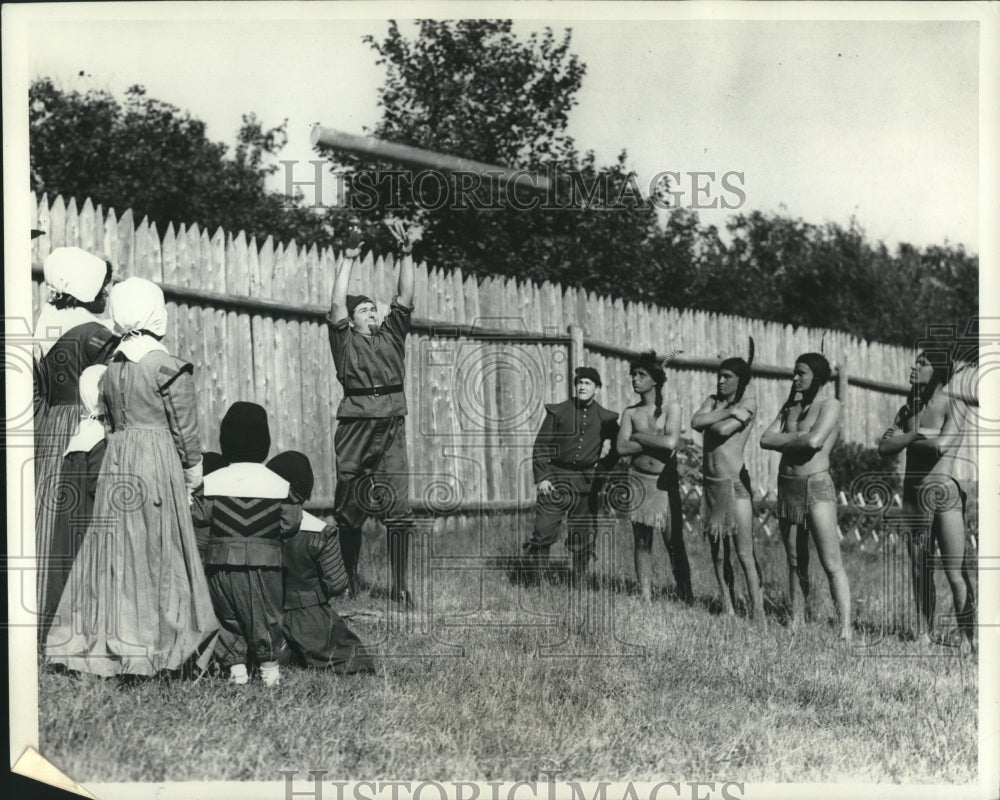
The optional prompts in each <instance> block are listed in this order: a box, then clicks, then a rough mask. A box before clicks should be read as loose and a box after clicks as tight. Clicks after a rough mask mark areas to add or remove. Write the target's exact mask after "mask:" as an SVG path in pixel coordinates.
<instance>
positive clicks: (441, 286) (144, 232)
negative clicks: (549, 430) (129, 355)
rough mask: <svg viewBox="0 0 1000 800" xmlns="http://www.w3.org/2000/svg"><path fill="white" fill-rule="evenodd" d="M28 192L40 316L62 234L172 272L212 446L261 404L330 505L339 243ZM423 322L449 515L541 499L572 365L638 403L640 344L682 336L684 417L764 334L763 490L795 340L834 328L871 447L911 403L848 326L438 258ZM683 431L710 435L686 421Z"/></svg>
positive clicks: (422, 389) (428, 448)
mask: <svg viewBox="0 0 1000 800" xmlns="http://www.w3.org/2000/svg"><path fill="white" fill-rule="evenodd" d="M31 204H32V207H33V209H34V211H33V215H32V226H33V227H38V228H41V229H42V230H44V231H45V232H46V235H45V236H42V237H39V238H38V239H36V240H35V241H34V242H33V251H32V261H33V264H32V266H33V273H32V274H33V279H34V280H33V301H34V309H33V310H34V314H35V318H37V315H38V311H39V308H40V303H41V302H42V300H43V298H44V294H43V291H42V289H43V287H42V284H41V280H42V278H41V266H42V263H43V262H44V260H45V257H46V255H47V254H48V253H49V252H50V250H51V249H52V248H55V247H60V246H64V245H77V246H79V247H82V248H84V249H85V250H88V251H90V252H93V253H95V254H98V255H102V256H104V257H106V258H108V259H109V260H110V261H111V262H112V263H113V264H114V266H115V272H116V277H121V278H123V277H128V276H131V275H136V276H139V277H143V278H147V279H149V280H152V281H155V282H157V283H159V284H161V285H162V286H163V287H164V291H165V294H166V297H167V300H168V304H167V305H168V312H169V329H168V333H167V337H166V344H167V346H168V349H170V351H171V352H173V353H175V354H176V355H178V356H180V357H181V358H184V359H186V360H189V361H191V362H192V363H193V364H194V366H195V380H196V383H197V387H198V397H199V400H200V403H199V407H198V415H199V423H200V429H201V434H202V440H203V446H204V447H205V449H214V450H217V449H218V426H219V421H220V419H221V418H222V415H223V414H224V412H225V410H226V408H227V407H228V406H229V404H230V403H232V402H233V401H235V400H251V401H254V402H258V403H260V404H261V405H263V406H264V407H265V408H267V409H268V412H269V416H270V421H271V435H272V442H273V446H272V454H273V453H277V452H278V451H280V450H284V449H296V450H301V451H303V452H305V453H306V454H307V455H309V457H310V459H311V460H312V462H313V465H314V471H315V473H316V490H315V492H314V499H315V501H316V502H315V503H314V506H315V507H316V508H317V510H320V511H324V510H328V509H329V504H330V502H331V498H332V497H333V493H334V485H335V479H336V473H335V468H334V453H333V432H334V428H335V425H336V419H335V415H336V409H337V405H338V403H339V402H340V398H341V388H340V385H339V384H338V383H337V380H336V377H335V374H334V368H333V360H332V358H331V356H330V349H329V344H328V338H327V329H326V325H325V323H324V316H325V313H326V310H327V308H328V304H329V297H330V292H331V290H332V286H333V279H334V269H335V264H336V263H337V261H338V256H337V254H335V253H333V252H332V251H331V250H329V249H327V250H323V251H320V250H318V249H317V248H316V247H312V248H310V249H308V250H306V249H300V248H298V247H297V246H296V245H295V244H294V243H289V244H287V245H281V244H277V243H275V242H273V241H272V240H271V239H270V238H268V239H267V240H266V241H264V242H258V241H255V240H254V239H250V240H249V241H248V240H247V239H246V237H245V236H244V234H243V233H242V232H240V233H239V234H236V235H233V234H231V233H227V232H224V231H222V230H221V229H220V230H216V231H212V232H210V231H207V230H201V229H200V228H199V227H198V226H197V225H192V226H190V227H185V226H183V225H181V226H180V227H179V228H175V227H174V226H173V225H169V226H168V227H167V229H166V230H163V231H161V230H157V227H156V225H154V224H151V223H149V222H148V221H147V220H145V219H144V220H142V221H141V222H139V223H138V224H137V223H136V222H135V220H134V219H133V217H132V213H131V211H125V212H124V213H123V214H122V215H121V216H120V217H119V216H116V214H115V212H114V211H113V210H110V209H109V210H107V211H105V210H103V209H102V208H101V207H100V206H98V207H96V208H95V207H94V206H93V204H92V203H91V202H90V200H86V201H85V202H84V203H83V205H82V207H81V206H78V205H77V203H76V201H75V200H74V199H71V200H70V201H69V202H68V203H66V202H64V201H63V199H62V198H61V197H57V198H55V199H54V200H52V201H49V200H48V198H47V197H45V196H44V195H43V196H42V197H41V198H37V197H36V196H35V195H34V194H32V196H31ZM396 273H397V270H396V266H395V265H394V263H393V260H392V258H391V257H389V258H386V259H382V258H379V259H373V258H372V257H371V256H370V255H368V256H366V257H365V258H364V259H363V260H362V262H361V264H360V265H359V266H358V267H356V268H355V271H354V275H353V276H352V285H351V288H350V291H351V292H360V291H362V290H364V291H365V293H366V294H370V295H372V296H374V297H375V298H376V300H377V303H378V305H379V310H380V311H381V312H382V313H385V312H386V311H387V308H388V305H387V304H388V301H389V300H390V299H391V298H392V296H393V293H394V291H395V285H396ZM414 320H415V324H414V326H413V331H412V333H411V335H410V337H409V339H408V341H407V364H408V373H407V382H406V392H407V398H408V403H409V419H408V435H409V441H408V447H409V455H410V464H411V468H412V470H413V477H412V480H411V497H412V498H413V499H414V501H415V502H416V504H417V505H418V506H423V507H425V508H429V509H430V510H431V511H432V512H435V513H438V514H443V515H446V514H449V513H475V511H476V510H477V509H480V508H488V509H489V508H493V509H502V508H513V507H525V506H527V505H530V504H531V502H532V501H533V499H534V489H533V486H532V481H531V469H530V454H531V445H532V442H533V440H534V436H535V433H536V432H537V430H538V427H539V425H540V424H541V420H542V416H543V403H548V402H556V401H559V400H563V399H565V398H566V397H567V396H568V391H569V375H570V374H571V369H572V367H573V366H574V365H575V364H577V363H579V362H580V361H583V362H585V363H587V364H589V365H591V366H594V367H596V368H597V369H598V370H599V371H600V373H601V375H602V376H603V379H604V389H603V393H602V395H601V396H600V401H601V402H602V403H603V404H604V405H606V406H608V407H610V408H612V409H615V410H619V411H620V410H621V409H623V408H624V407H625V406H626V405H629V404H631V403H632V402H634V400H635V396H634V395H633V393H632V391H631V384H630V382H629V376H628V357H629V355H630V353H631V352H634V351H640V350H645V349H650V348H653V349H656V350H657V352H660V353H665V352H667V351H669V350H670V349H671V348H673V347H682V348H683V349H684V353H683V356H682V357H681V358H680V359H679V360H678V362H677V363H676V364H675V366H674V367H673V368H671V369H670V370H669V371H668V384H667V391H668V394H669V395H671V396H673V397H675V398H676V399H677V400H679V402H680V404H681V409H682V415H683V418H684V420H685V425H686V421H687V420H689V419H690V417H691V414H692V413H693V412H694V410H695V409H696V408H697V407H698V406H699V405H700V404H701V403H702V401H703V400H704V399H705V397H706V396H707V395H708V394H710V393H711V392H712V391H713V390H714V386H715V372H714V370H715V367H716V366H717V363H718V359H719V358H720V357H725V356H730V355H745V352H746V346H747V336H748V334H752V335H753V336H754V339H755V340H756V343H757V357H756V363H755V371H756V372H757V375H756V378H755V381H754V389H753V391H755V392H756V395H757V400H758V404H759V408H760V412H759V415H758V416H759V418H758V420H757V423H756V425H757V427H756V432H757V435H756V436H754V437H752V439H751V445H749V446H748V447H747V463H748V466H749V468H750V472H751V475H752V478H753V481H754V486H755V487H757V488H758V489H759V490H760V489H764V488H773V487H774V486H775V484H776V470H777V456H776V455H775V454H773V453H765V452H763V451H761V450H760V449H759V448H758V447H757V446H756V439H757V438H758V437H759V433H760V431H762V430H763V427H764V426H766V425H767V424H769V423H770V422H771V420H772V419H773V418H774V414H775V413H776V412H777V409H778V408H779V406H780V405H781V403H782V402H783V401H784V399H785V398H786V397H787V394H788V388H789V376H790V375H791V367H792V364H793V361H794V359H795V357H796V356H797V355H798V354H799V353H802V352H805V351H810V350H813V351H816V350H819V348H820V341H821V339H822V337H823V334H824V333H825V334H826V340H825V351H826V353H827V354H828V356H829V357H830V359H831V361H833V362H835V363H836V364H837V365H839V367H840V375H839V380H838V391H839V393H840V394H841V395H842V396H843V400H844V402H845V410H844V425H843V429H842V434H841V435H842V437H843V438H844V439H845V440H846V441H849V442H858V443H862V444H865V445H869V446H870V445H872V444H873V443H874V442H875V441H876V440H877V438H878V437H879V436H880V435H881V433H882V432H883V431H884V430H885V428H886V427H887V426H888V424H889V423H890V422H891V420H892V418H893V415H894V414H895V412H896V410H897V409H898V408H899V405H900V404H901V402H902V396H901V395H903V394H904V393H905V384H904V381H905V378H906V376H907V375H908V371H909V368H910V365H911V364H912V359H913V353H912V351H910V350H908V349H906V348H902V347H893V346H889V345H884V344H879V343H875V342H866V341H863V340H860V339H858V338H856V337H854V336H851V335H849V334H846V333H844V332H842V331H834V330H830V331H825V332H824V331H823V330H819V329H813V328H798V329H793V328H792V327H791V326H787V325H782V324H780V323H774V322H764V321H760V320H750V319H743V318H739V317H733V316H728V315H725V314H715V313H707V312H701V311H681V310H677V309H668V308H660V307H656V306H650V305H646V304H641V303H624V302H623V301H621V300H612V299H609V298H607V297H598V296H596V295H594V294H592V293H587V292H586V291H584V290H583V289H577V288H574V287H563V286H559V285H554V284H552V283H549V282H545V283H543V284H541V285H538V284H535V283H531V282H528V281H518V280H516V279H514V278H504V277H496V278H487V279H485V280H483V281H482V282H479V281H477V280H476V279H475V278H473V277H465V276H463V275H462V274H461V272H459V271H455V272H447V273H446V272H442V271H439V270H436V269H433V268H429V267H427V266H426V265H424V264H419V265H418V266H417V270H416V292H415V312H414ZM758 365H759V366H760V368H759V369H757V367H758ZM848 386H849V389H848V388H847V387H848ZM685 435H686V436H690V437H693V438H695V439H696V440H697V439H698V435H697V434H696V433H694V432H693V431H691V430H690V428H686V430H685ZM844 488H848V487H844Z"/></svg>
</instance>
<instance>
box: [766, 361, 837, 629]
mask: <svg viewBox="0 0 1000 800" xmlns="http://www.w3.org/2000/svg"><path fill="white" fill-rule="evenodd" d="M830 375H831V369H830V364H829V362H828V361H827V360H826V358H824V357H823V356H822V355H821V354H819V353H805V354H804V355H801V356H799V357H798V358H797V359H796V360H795V368H794V371H793V373H792V388H791V391H790V392H789V395H788V399H787V400H786V401H785V403H784V405H782V407H781V410H780V411H778V416H776V417H775V418H774V422H772V423H771V424H770V426H769V427H768V429H767V430H766V431H764V435H763V436H761V438H760V446H761V447H763V448H764V449H765V450H777V451H778V452H779V453H781V462H780V464H779V466H778V524H779V526H780V528H781V538H782V541H783V542H784V545H785V555H786V556H787V559H788V592H789V596H790V597H789V600H790V603H791V625H792V627H796V626H797V625H798V624H799V623H800V622H801V620H802V617H803V613H804V608H805V604H806V603H807V602H808V599H809V534H810V533H811V534H812V540H813V543H814V544H815V545H816V552H817V554H818V555H819V560H820V564H822V566H823V570H824V572H826V577H827V580H828V581H829V583H830V593H831V594H832V595H833V602H834V604H835V605H836V606H837V613H838V615H839V617H840V637H841V639H843V640H845V641H850V638H851V588H850V586H849V585H848V582H847V573H846V572H845V571H844V564H843V562H842V561H841V558H840V537H839V536H838V535H837V492H836V489H835V488H834V485H833V479H832V478H831V477H830V450H831V449H833V443H834V442H835V441H836V440H837V432H838V430H839V428H840V401H839V400H837V399H836V398H833V397H819V391H820V390H821V389H822V388H823V386H824V385H825V384H826V382H827V381H828V380H829V379H830Z"/></svg>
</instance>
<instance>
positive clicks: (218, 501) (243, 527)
mask: <svg viewBox="0 0 1000 800" xmlns="http://www.w3.org/2000/svg"><path fill="white" fill-rule="evenodd" d="M192 514H193V516H194V522H195V525H196V533H197V535H198V544H199V550H201V551H202V557H203V560H204V563H205V566H227V567H280V566H281V564H282V559H281V540H282V539H283V538H284V537H286V536H288V535H290V534H292V533H294V532H295V531H296V530H297V529H298V527H299V522H300V521H301V519H302V506H301V505H299V504H297V503H291V502H289V499H288V481H286V480H285V479H284V478H282V477H281V476H280V475H277V474H275V473H274V472H271V470H269V469H268V468H267V467H265V466H264V465H263V464H255V463H251V462H237V463H236V464H232V465H230V466H228V467H225V468H223V469H220V470H217V471H215V472H213V473H212V474H210V475H208V476H207V477H206V478H205V483H204V488H203V490H202V491H201V492H197V493H196V494H195V497H194V501H193V503H192Z"/></svg>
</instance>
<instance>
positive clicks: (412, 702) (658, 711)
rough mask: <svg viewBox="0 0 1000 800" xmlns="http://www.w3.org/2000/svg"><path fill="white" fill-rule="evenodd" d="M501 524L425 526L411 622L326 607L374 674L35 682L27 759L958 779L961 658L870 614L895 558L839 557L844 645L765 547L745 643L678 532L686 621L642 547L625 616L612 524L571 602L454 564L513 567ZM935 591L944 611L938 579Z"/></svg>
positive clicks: (79, 772) (853, 552) (853, 550)
mask: <svg viewBox="0 0 1000 800" xmlns="http://www.w3.org/2000/svg"><path fill="white" fill-rule="evenodd" d="M515 530H516V524H515V523H514V522H513V521H512V519H511V518H510V517H502V516H498V517H494V518H492V519H487V520H485V521H483V522H481V523H480V524H478V525H477V526H476V527H475V528H473V527H470V526H468V525H455V524H449V525H447V526H445V527H444V528H443V530H442V532H441V533H439V534H436V535H435V536H434V556H435V559H436V560H435V562H434V563H435V564H449V565H450V566H451V567H452V568H450V569H440V570H438V569H435V571H434V572H433V573H431V580H430V582H429V585H425V587H424V594H423V601H424V602H423V605H422V609H421V611H420V612H419V613H417V614H415V615H409V616H406V617H402V616H399V615H395V614H386V613H385V611H386V608H387V606H386V604H385V601H384V600H383V599H382V596H381V593H380V592H379V591H377V590H373V591H372V593H371V594H370V595H369V596H367V597H364V598H363V599H361V600H359V601H355V602H353V603H350V604H348V603H342V604H340V606H339V608H341V610H342V611H343V612H344V613H345V614H349V615H351V617H350V622H349V624H351V626H352V627H353V628H354V629H355V630H356V631H357V632H358V634H359V635H360V636H361V637H362V639H364V640H365V641H366V642H371V643H372V646H373V648H374V649H376V650H377V651H378V652H379V653H380V654H381V657H380V659H379V673H378V674H377V675H374V676H363V677H337V676H333V675H326V674H318V673H309V672H305V671H294V670H288V671H286V672H285V674H284V675H283V678H282V684H281V686H280V687H278V688H277V689H271V690H267V689H265V688H263V687H262V686H261V685H259V684H251V685H250V686H249V687H247V688H246V689H244V690H237V689H235V688H233V687H230V686H228V685H227V684H226V683H225V682H224V681H222V680H220V679H217V678H210V677H206V678H203V679H201V680H200V681H199V682H197V683H192V682H190V681H155V680H154V681H147V682H144V683H139V684H136V685H134V686H130V687H128V688H122V687H119V686H118V685H117V684H116V682H114V681H104V680H101V679H96V678H92V677H90V676H68V675H64V674H56V673H53V672H49V671H45V670H42V672H41V677H40V685H39V704H40V722H39V728H40V730H39V733H40V749H41V752H42V753H43V754H44V755H45V756H46V757H47V758H48V759H49V760H50V761H51V762H52V763H53V764H55V765H56V766H57V767H59V768H60V769H62V770H63V771H65V772H66V773H67V774H68V775H71V776H72V777H73V778H75V779H76V780H78V781H81V782H87V781H182V780H268V781H273V780H281V774H280V770H297V771H299V772H300V773H301V774H303V775H304V773H305V771H306V770H309V769H323V770H327V771H328V773H329V776H330V778H331V779H333V778H336V779H343V780H351V779H368V780H376V779H389V778H392V779H399V780H420V779H425V780H442V779H449V778H450V779H458V780H480V781H485V780H532V779H538V780H543V779H544V774H546V771H552V770H557V771H558V772H559V775H558V779H559V780H578V781H584V780H597V779H605V780H614V781H628V780H658V779H663V780H716V781H720V780H734V781H746V782H754V783H758V782H820V781H823V782H827V781H852V782H865V783H868V782H897V783H950V784H955V783H967V782H970V781H973V780H975V776H976V771H977V722H976V718H977V703H978V699H977V698H978V680H977V666H976V659H975V658H969V657H964V658H963V657H959V656H958V651H957V649H955V648H949V647H946V646H934V647H931V648H929V649H919V648H918V646H917V645H915V644H913V643H911V642H908V641H906V636H905V633H904V628H905V620H903V619H902V617H901V615H902V614H903V613H904V612H905V610H906V609H908V608H909V596H908V595H905V590H904V595H905V596H903V597H896V596H895V595H893V596H892V597H890V598H889V600H888V601H887V599H886V589H885V586H886V581H885V575H886V572H885V569H884V565H885V563H886V559H887V558H889V559H890V560H892V561H893V563H896V562H898V565H903V566H905V563H906V562H905V553H904V552H902V550H901V549H900V548H897V551H898V552H896V553H895V555H893V551H889V553H888V555H887V554H886V552H883V551H882V550H881V548H880V547H874V546H872V545H871V543H869V544H868V545H866V550H867V551H866V550H862V549H860V548H859V546H858V544H857V543H856V542H853V541H850V540H848V541H845V546H844V558H845V562H846V565H847V569H848V574H849V576H850V579H851V588H852V593H853V604H854V608H855V614H856V620H855V625H856V627H855V631H856V639H857V641H856V642H855V644H854V645H853V646H846V645H844V644H841V643H839V642H838V641H837V638H836V627H835V625H834V624H833V619H832V618H833V615H834V610H833V606H832V603H831V601H830V598H829V593H828V591H827V587H826V580H825V577H824V576H823V575H822V573H821V572H820V570H819V566H818V564H817V563H816V560H815V558H814V559H813V563H812V573H813V576H814V581H813V586H814V590H813V601H812V603H811V612H812V618H813V621H812V622H811V623H810V624H808V625H806V626H804V627H802V628H800V629H799V630H798V631H796V632H792V631H790V630H789V629H788V628H787V627H785V625H784V624H783V617H784V613H783V598H784V597H785V592H786V587H785V578H784V575H785V572H784V554H783V550H782V548H781V544H780V542H779V541H778V540H777V537H775V538H774V539H771V540H768V539H766V538H764V537H761V539H760V540H759V541H758V557H759V560H760V562H761V566H762V569H763V573H764V579H765V592H766V596H767V601H768V602H767V605H768V611H769V614H768V627H767V630H766V631H761V630H759V629H758V628H756V627H754V626H753V625H752V624H751V623H750V621H748V620H747V619H745V618H743V617H742V616H740V617H737V618H736V619H726V618H723V617H721V616H719V615H718V614H717V613H716V611H715V606H716V604H715V602H714V600H713V598H714V592H715V587H714V577H713V573H712V570H711V565H710V563H709V560H708V547H707V544H706V543H705V542H704V541H702V540H701V538H700V537H697V536H695V535H690V534H689V535H688V537H687V545H688V552H689V555H690V558H691V562H692V570H693V579H694V586H695V592H696V594H697V595H698V598H697V601H696V603H695V604H694V605H693V606H685V605H682V604H681V603H679V602H678V601H676V600H675V599H672V597H671V595H670V591H669V587H670V586H671V585H672V579H671V578H670V577H669V575H670V571H669V568H668V566H667V561H666V555H665V553H664V551H663V548H662V542H660V543H658V544H656V546H655V548H654V556H655V558H656V562H657V567H656V575H655V579H656V585H657V586H659V587H660V592H659V594H658V596H657V598H656V599H655V600H654V602H653V604H652V605H651V606H644V605H642V603H641V602H640V600H639V598H638V597H636V596H635V595H634V594H633V592H632V590H633V585H632V583H631V581H630V577H631V571H632V569H631V540H630V536H629V534H628V530H627V528H621V527H620V528H619V530H618V532H617V533H616V535H615V536H614V537H609V541H610V542H611V546H610V550H611V553H612V554H613V559H606V560H605V561H604V562H603V563H601V564H598V566H597V568H596V570H597V579H598V580H597V581H596V585H595V586H594V587H591V588H588V589H585V590H584V591H583V592H582V593H581V594H579V595H574V594H573V592H572V591H571V590H570V589H569V588H568V587H567V586H565V585H560V584H558V583H556V584H550V583H544V582H543V583H541V584H540V585H537V586H522V585H519V584H517V583H515V582H512V581H510V580H509V579H508V577H507V576H506V575H504V574H503V573H500V572H485V573H482V575H481V574H480V573H478V572H473V571H470V570H469V569H465V568H462V567H463V566H465V567H467V566H468V564H469V562H467V561H463V558H464V557H467V556H472V555H475V554H481V555H483V556H491V557H498V556H500V555H502V554H505V553H513V552H515V551H516V548H517V542H516V535H515ZM381 542H382V540H381V538H380V537H378V536H377V535H375V534H374V532H373V535H371V536H369V537H368V538H366V542H365V551H364V553H363V556H362V558H363V559H364V560H363V568H364V577H367V579H368V580H369V581H370V582H371V583H372V584H373V585H383V584H384V577H383V572H384V561H385V557H384V547H383V546H381ZM558 554H559V553H558V552H556V553H555V555H558ZM447 556H451V557H453V560H452V561H451V562H449V561H448V559H447V558H445V557H447ZM609 560H611V561H612V562H613V563H610V564H609V563H608V561H609ZM414 561H415V563H418V564H419V562H420V558H415V559H414ZM898 565H897V566H898ZM892 591H894V592H895V593H896V595H898V594H899V591H897V590H895V589H893V590H892ZM428 592H430V593H432V595H433V600H432V601H430V600H429V596H428ZM938 593H939V601H938V606H939V610H940V611H947V610H948V609H949V608H950V594H949V593H948V592H947V591H946V585H945V584H944V582H943V579H942V578H941V577H940V576H939V577H938ZM891 594H892V592H890V595H891ZM579 600H582V601H584V605H585V606H586V608H583V607H581V605H580V602H578V601H579ZM887 603H888V604H887ZM887 609H888V610H887ZM431 611H432V613H429V612H431ZM946 625H947V623H946ZM387 628H392V630H387ZM415 653H417V654H423V655H420V656H415V655H413V654H415Z"/></svg>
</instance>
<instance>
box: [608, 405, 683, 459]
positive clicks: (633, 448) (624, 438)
mask: <svg viewBox="0 0 1000 800" xmlns="http://www.w3.org/2000/svg"><path fill="white" fill-rule="evenodd" d="M634 411H635V409H634V408H626V409H625V411H624V412H623V413H622V422H621V427H619V428H618V439H617V443H616V444H617V446H616V449H617V451H618V455H622V456H633V455H638V454H639V453H646V452H649V453H650V455H654V456H656V455H657V453H656V451H662V452H665V453H667V454H669V453H670V452H671V451H673V450H675V449H677V443H678V441H679V440H680V435H681V424H680V416H681V407H680V405H679V404H677V403H670V404H669V405H668V406H667V408H666V414H667V419H666V422H665V424H664V431H663V433H649V432H639V431H636V430H635V429H634V426H633V424H632V413H633V412H634ZM650 451H652V452H650Z"/></svg>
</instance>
